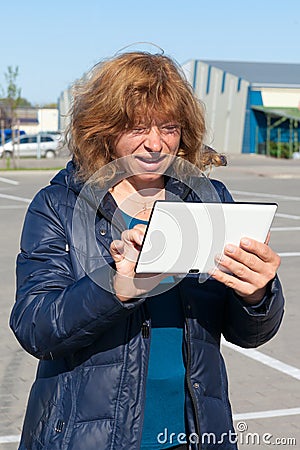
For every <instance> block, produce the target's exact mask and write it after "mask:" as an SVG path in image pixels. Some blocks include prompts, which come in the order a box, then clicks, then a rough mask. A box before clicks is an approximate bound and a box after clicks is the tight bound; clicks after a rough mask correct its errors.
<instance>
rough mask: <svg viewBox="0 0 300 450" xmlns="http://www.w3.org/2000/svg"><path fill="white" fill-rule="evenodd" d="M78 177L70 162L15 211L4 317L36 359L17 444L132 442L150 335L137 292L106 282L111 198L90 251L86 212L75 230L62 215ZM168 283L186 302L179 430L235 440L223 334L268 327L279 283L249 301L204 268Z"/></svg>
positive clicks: (248, 343) (190, 196) (242, 336)
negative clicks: (19, 228)
mask: <svg viewBox="0 0 300 450" xmlns="http://www.w3.org/2000/svg"><path fill="white" fill-rule="evenodd" d="M211 183H212V185H213V186H214V188H215V189H216V191H217V192H218V194H219V196H220V198H221V201H223V202H231V201H232V198H231V196H230V194H229V193H228V191H227V190H226V188H225V186H224V185H223V184H222V183H220V182H218V181H215V180H213V181H212V182H211ZM81 189H82V185H81V184H80V183H79V182H76V179H75V178H74V165H73V163H72V162H70V163H68V166H67V168H66V169H65V170H62V171H61V172H59V174H58V175H57V176H56V177H55V178H54V179H53V180H52V182H51V185H50V186H47V187H46V188H44V189H43V190H41V191H40V192H39V193H38V194H37V195H36V197H35V198H34V200H33V202H32V203H31V205H30V206H29V210H28V213H27V215H26V219H25V223H24V229H23V234H22V239H21V252H20V254H19V256H18V260H17V299H16V303H15V305H14V308H13V310H12V314H11V327H12V329H13V331H14V333H15V335H16V337H17V339H18V340H19V342H20V343H21V345H22V346H23V347H24V348H25V349H26V350H27V351H28V352H29V353H30V354H32V355H34V356H35V357H37V358H39V359H40V362H39V366H38V370H37V376H36V380H35V382H34V384H33V387H32V389H31V393H30V397H29V401H28V406H27V412H26V416H25V420H24V427H23V433H22V440H21V444H20V449H21V450H42V449H43V450H46V449H47V450H138V449H139V448H140V440H141V434H142V426H143V410H144V399H145V385H146V376H147V362H148V357H149V348H150V342H151V320H150V317H149V315H148V312H147V307H146V304H147V301H146V300H145V298H140V299H135V300H132V301H129V302H126V303H122V302H120V301H119V300H118V298H117V297H116V296H115V295H114V294H113V293H111V292H109V289H106V287H107V284H109V274H110V268H111V266H113V262H112V259H111V256H110V253H109V246H110V243H111V241H112V232H111V220H112V217H113V214H114V212H115V207H116V205H115V203H114V201H113V199H112V197H111V196H110V195H109V194H108V195H107V196H106V198H105V199H104V200H103V202H102V203H101V204H100V206H99V207H98V209H97V213H96V217H95V221H94V227H95V242H96V243H97V251H96V250H95V248H94V247H93V245H90V248H89V250H88V251H86V249H87V247H88V246H89V243H86V242H85V243H84V244H83V241H84V240H85V239H86V238H85V234H86V233H85V227H86V222H85V220H86V219H85V214H83V215H82V216H80V214H79V218H78V220H77V224H76V239H74V229H73V230H72V216H73V212H74V207H75V203H76V200H77V199H78V195H79V193H80V191H81ZM166 189H167V190H169V191H170V192H172V193H174V194H176V195H179V196H180V197H181V198H182V199H183V200H185V201H195V200H197V199H196V198H195V194H194V193H193V191H191V190H190V189H189V188H187V186H185V185H183V184H182V183H180V182H179V181H177V180H174V179H169V180H168V184H167V187H166ZM87 203H88V202H87ZM86 207H87V208H90V207H91V208H93V205H89V204H87V206H86ZM75 241H76V242H75ZM176 289H178V290H179V294H180V297H181V300H182V304H183V307H184V311H185V326H184V342H183V354H184V364H185V367H186V406H185V408H186V414H185V416H186V432H187V434H188V435H189V434H190V433H196V434H197V436H200V435H203V433H211V432H212V433H214V435H215V440H214V442H211V443H210V444H208V443H203V444H202V445H200V444H199V445H198V444H195V445H193V448H194V449H200V448H201V449H206V448H207V449H208V448H214V449H226V450H230V449H232V450H233V449H236V444H234V443H232V438H231V442H230V439H229V433H230V430H231V432H233V426H232V417H231V408H230V404H229V400H228V394H227V390H228V389H227V377H226V371H225V366H224V362H223V359H222V357H221V354H220V349H219V348H220V338H221V334H223V335H224V336H225V338H226V339H227V340H228V341H230V342H232V343H234V344H237V345H240V346H242V347H256V346H258V345H260V344H263V343H264V342H266V341H268V340H269V339H270V338H272V336H274V334H275V333H276V331H277V330H278V328H279V325H280V322H281V319H282V315H283V303H284V301H283V296H282V291H281V287H280V283H279V281H278V278H277V277H276V278H275V279H274V280H273V281H272V283H270V286H269V289H268V295H267V296H266V298H265V301H264V302H263V304H262V305H261V306H260V307H259V308H252V307H251V306H247V305H245V304H243V302H242V301H241V300H240V299H239V298H238V297H236V296H235V295H234V293H233V291H232V290H231V289H228V288H226V287H225V286H224V285H222V284H221V283H218V282H216V281H214V280H213V279H209V280H208V281H206V282H205V283H199V282H198V278H197V277H195V276H192V275H191V276H187V277H185V278H184V279H183V280H182V281H181V282H180V283H179V284H178V285H177V287H176ZM162 425H163V424H162ZM162 431H163V430H162ZM193 436H194V438H193V441H194V442H195V435H193ZM199 440H200V441H201V438H200V439H199Z"/></svg>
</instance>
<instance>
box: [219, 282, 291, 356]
mask: <svg viewBox="0 0 300 450" xmlns="http://www.w3.org/2000/svg"><path fill="white" fill-rule="evenodd" d="M225 311H226V312H225V316H224V321H223V324H224V326H223V335H224V337H225V339H226V340H227V341H229V342H231V343H233V344H236V345H239V346H240V347H245V348H247V347H249V348H250V347H258V346H259V345H262V344H264V343H265V342H267V341H269V340H270V339H271V338H272V337H273V336H274V335H275V334H276V333H277V331H278V329H279V326H280V324H281V321H282V317H283V313H284V297H283V293H282V288H281V284H280V281H279V279H278V277H277V276H276V277H275V278H274V280H272V281H271V282H270V283H269V285H268V288H267V293H266V295H265V297H264V299H263V300H262V301H261V302H260V304H259V306H257V307H256V306H250V305H247V304H246V303H245V302H244V301H243V300H242V299H240V298H239V297H238V296H237V295H235V293H234V292H233V290H232V289H228V300H227V304H226V310H225Z"/></svg>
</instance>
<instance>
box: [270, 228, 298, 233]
mask: <svg viewBox="0 0 300 450" xmlns="http://www.w3.org/2000/svg"><path fill="white" fill-rule="evenodd" d="M271 231H272V233H273V231H300V227H272V228H271Z"/></svg>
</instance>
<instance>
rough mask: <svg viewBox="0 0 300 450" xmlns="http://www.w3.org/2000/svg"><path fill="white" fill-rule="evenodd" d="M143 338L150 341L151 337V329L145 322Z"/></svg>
mask: <svg viewBox="0 0 300 450" xmlns="http://www.w3.org/2000/svg"><path fill="white" fill-rule="evenodd" d="M142 336H143V338H144V339H148V338H149V336H150V327H149V324H148V323H147V322H144V323H143V325H142Z"/></svg>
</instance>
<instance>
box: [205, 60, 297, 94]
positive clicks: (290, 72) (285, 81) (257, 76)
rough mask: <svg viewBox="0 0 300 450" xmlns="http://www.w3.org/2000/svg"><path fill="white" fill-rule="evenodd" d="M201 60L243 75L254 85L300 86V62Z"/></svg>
mask: <svg viewBox="0 0 300 450" xmlns="http://www.w3.org/2000/svg"><path fill="white" fill-rule="evenodd" d="M201 61H202V62H204V63H206V64H209V65H211V66H214V67H217V68H219V69H221V70H224V71H225V72H229V73H231V74H233V75H236V76H238V77H241V78H243V79H245V80H247V81H249V82H250V83H251V85H252V86H254V87H277V88H278V87H284V88H286V87H289V88H300V64H288V63H270V62H266V63H265V62H245V61H217V60H205V59H201Z"/></svg>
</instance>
